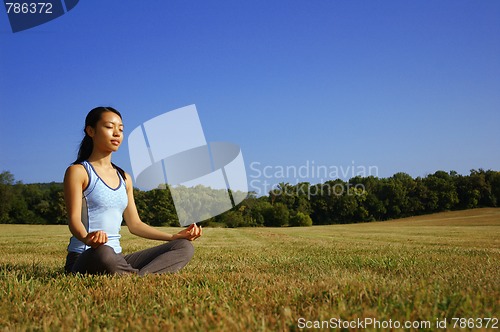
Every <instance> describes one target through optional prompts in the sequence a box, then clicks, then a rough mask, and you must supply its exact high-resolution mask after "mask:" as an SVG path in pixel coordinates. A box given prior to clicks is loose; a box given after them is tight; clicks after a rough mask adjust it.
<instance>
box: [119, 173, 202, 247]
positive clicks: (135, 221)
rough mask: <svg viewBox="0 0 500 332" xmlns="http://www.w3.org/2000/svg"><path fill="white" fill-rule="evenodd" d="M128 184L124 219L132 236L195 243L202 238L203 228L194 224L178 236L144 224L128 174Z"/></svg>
mask: <svg viewBox="0 0 500 332" xmlns="http://www.w3.org/2000/svg"><path fill="white" fill-rule="evenodd" d="M126 183H127V196H128V205H127V208H126V209H125V212H124V213H123V219H125V223H126V224H127V227H128V229H129V230H130V232H131V233H132V234H134V235H137V236H140V237H143V238H146V239H151V240H161V241H172V240H175V239H187V240H190V241H193V240H195V239H197V238H199V237H200V236H201V234H202V229H201V227H198V226H196V224H192V225H191V226H189V227H188V228H186V229H183V230H182V231H180V232H179V233H177V234H168V233H165V232H162V231H160V230H159V229H157V228H154V227H151V226H149V225H148V224H145V223H144V222H142V220H141V219H140V217H139V213H138V212H137V207H136V205H135V200H134V191H133V186H132V180H131V178H130V175H128V174H127V180H126Z"/></svg>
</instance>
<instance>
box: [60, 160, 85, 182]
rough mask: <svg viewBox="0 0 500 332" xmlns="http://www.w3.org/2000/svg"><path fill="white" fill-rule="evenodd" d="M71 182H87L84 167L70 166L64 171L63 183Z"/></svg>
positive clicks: (78, 165)
mask: <svg viewBox="0 0 500 332" xmlns="http://www.w3.org/2000/svg"><path fill="white" fill-rule="evenodd" d="M68 181H69V182H73V183H81V184H86V183H87V182H88V175H87V171H86V170H85V167H83V165H80V164H75V165H71V166H69V167H68V168H67V169H66V173H65V174H64V182H65V183H67V182H68Z"/></svg>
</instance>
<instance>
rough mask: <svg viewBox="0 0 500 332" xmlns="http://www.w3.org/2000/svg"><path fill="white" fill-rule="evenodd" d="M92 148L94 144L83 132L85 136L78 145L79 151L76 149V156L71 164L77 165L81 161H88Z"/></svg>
mask: <svg viewBox="0 0 500 332" xmlns="http://www.w3.org/2000/svg"><path fill="white" fill-rule="evenodd" d="M93 148H94V142H93V141H92V137H90V136H89V135H88V134H87V133H86V132H85V136H84V137H83V139H82V142H81V143H80V149H78V156H77V158H76V160H75V161H74V162H73V164H79V163H81V162H82V161H84V160H87V159H89V157H90V155H91V154H92V149H93Z"/></svg>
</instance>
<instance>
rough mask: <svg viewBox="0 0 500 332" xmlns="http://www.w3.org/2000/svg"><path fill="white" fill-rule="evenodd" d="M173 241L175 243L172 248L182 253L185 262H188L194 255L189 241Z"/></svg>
mask: <svg viewBox="0 0 500 332" xmlns="http://www.w3.org/2000/svg"><path fill="white" fill-rule="evenodd" d="M174 241H175V246H174V248H175V250H179V251H182V253H183V256H184V257H185V259H186V261H190V260H191V258H192V257H193V255H194V246H193V244H192V243H191V241H189V240H186V239H177V240H174Z"/></svg>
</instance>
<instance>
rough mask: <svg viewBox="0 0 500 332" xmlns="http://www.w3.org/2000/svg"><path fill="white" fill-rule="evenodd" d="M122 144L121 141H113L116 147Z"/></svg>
mask: <svg viewBox="0 0 500 332" xmlns="http://www.w3.org/2000/svg"><path fill="white" fill-rule="evenodd" d="M120 143H121V142H120V141H118V140H115V139H114V140H111V144H113V145H114V146H119V145H120Z"/></svg>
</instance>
